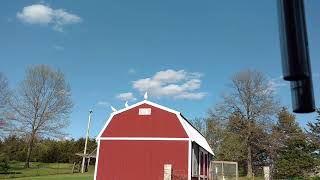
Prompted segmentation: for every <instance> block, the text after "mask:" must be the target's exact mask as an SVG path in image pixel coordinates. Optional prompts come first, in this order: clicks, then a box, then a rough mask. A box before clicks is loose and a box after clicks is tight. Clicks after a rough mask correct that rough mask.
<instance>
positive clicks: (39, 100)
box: [11, 65, 72, 168]
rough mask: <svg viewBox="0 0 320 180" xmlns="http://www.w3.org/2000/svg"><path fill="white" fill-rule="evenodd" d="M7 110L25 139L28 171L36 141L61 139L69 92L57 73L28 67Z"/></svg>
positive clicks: (61, 75) (70, 102)
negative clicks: (10, 108)
mask: <svg viewBox="0 0 320 180" xmlns="http://www.w3.org/2000/svg"><path fill="white" fill-rule="evenodd" d="M11 106H12V108H13V110H14V111H15V115H16V128H17V129H16V130H17V132H20V133H22V134H23V135H25V136H26V137H27V145H28V148H27V155H26V163H25V167H26V168H29V162H30V157H31V155H32V148H33V146H34V141H35V139H36V138H37V137H41V136H53V137H59V136H64V135H65V133H63V131H62V130H63V129H64V128H65V127H66V126H67V125H68V122H69V121H68V117H69V114H70V112H71V108H72V101H71V93H70V88H69V86H68V84H67V82H66V80H65V77H64V74H63V73H62V72H61V71H56V70H54V69H52V68H51V67H49V66H46V65H37V66H34V67H31V68H29V69H28V70H27V72H26V77H25V79H24V80H23V81H22V82H21V84H20V86H19V87H18V89H17V91H16V93H15V95H14V98H13V100H12V101H11Z"/></svg>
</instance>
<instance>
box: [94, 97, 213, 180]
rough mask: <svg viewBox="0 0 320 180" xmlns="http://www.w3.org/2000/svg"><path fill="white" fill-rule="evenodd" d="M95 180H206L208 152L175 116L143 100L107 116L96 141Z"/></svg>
mask: <svg viewBox="0 0 320 180" xmlns="http://www.w3.org/2000/svg"><path fill="white" fill-rule="evenodd" d="M97 141H98V151H97V160H96V167H95V180H163V179H164V165H171V168H172V170H171V173H172V174H171V177H172V179H173V180H182V179H183V180H195V179H197V180H208V179H210V178H209V169H210V167H209V166H210V163H209V162H210V160H211V159H212V157H213V152H212V150H211V148H210V146H209V145H208V143H207V141H206V140H205V138H204V137H203V136H202V135H201V134H200V133H199V132H198V131H197V130H196V129H195V128H194V127H193V126H192V125H191V124H190V123H189V122H188V121H187V120H186V119H185V118H184V117H183V116H182V115H181V113H179V112H177V111H174V110H172V109H169V108H167V107H164V106H161V105H158V104H156V103H153V102H150V101H147V100H144V101H141V102H139V103H136V104H134V105H131V106H129V107H126V108H124V109H122V110H119V111H115V112H113V113H111V115H110V118H109V120H108V121H107V122H106V124H105V126H104V128H103V129H102V131H101V132H100V134H99V135H98V137H97Z"/></svg>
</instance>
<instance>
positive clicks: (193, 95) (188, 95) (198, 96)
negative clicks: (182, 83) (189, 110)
mask: <svg viewBox="0 0 320 180" xmlns="http://www.w3.org/2000/svg"><path fill="white" fill-rule="evenodd" d="M206 95H207V93H205V92H199V93H183V94H179V95H177V96H175V97H174V98H175V99H189V100H199V99H203V98H204V97H205V96H206Z"/></svg>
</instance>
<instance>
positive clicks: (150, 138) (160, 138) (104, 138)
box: [98, 137, 190, 141]
mask: <svg viewBox="0 0 320 180" xmlns="http://www.w3.org/2000/svg"><path fill="white" fill-rule="evenodd" d="M98 139H99V140H113V141H190V138H166V137H163V138H162V137H100V138H98Z"/></svg>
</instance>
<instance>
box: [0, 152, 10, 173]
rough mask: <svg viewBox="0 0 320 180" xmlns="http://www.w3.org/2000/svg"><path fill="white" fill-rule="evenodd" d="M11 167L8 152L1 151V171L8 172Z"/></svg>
mask: <svg viewBox="0 0 320 180" xmlns="http://www.w3.org/2000/svg"><path fill="white" fill-rule="evenodd" d="M9 169H10V166H9V157H8V156H7V155H6V154H4V153H1V154H0V171H1V172H3V173H5V174H6V173H8V171H9Z"/></svg>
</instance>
